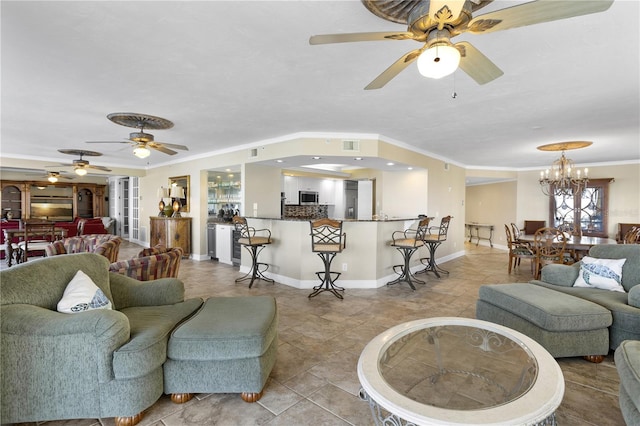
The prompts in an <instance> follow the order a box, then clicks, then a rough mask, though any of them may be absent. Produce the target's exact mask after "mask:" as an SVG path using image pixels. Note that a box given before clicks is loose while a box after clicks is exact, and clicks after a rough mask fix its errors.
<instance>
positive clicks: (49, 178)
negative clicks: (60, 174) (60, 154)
mask: <svg viewBox="0 0 640 426" xmlns="http://www.w3.org/2000/svg"><path fill="white" fill-rule="evenodd" d="M47 180H48V181H49V182H51V183H56V182H57V181H58V178H57V177H56V176H55V175H49V177H48V178H47Z"/></svg>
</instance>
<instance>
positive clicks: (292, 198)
mask: <svg viewBox="0 0 640 426" xmlns="http://www.w3.org/2000/svg"><path fill="white" fill-rule="evenodd" d="M284 196H285V198H286V199H285V200H284V203H285V204H298V178H297V177H295V176H285V177H284Z"/></svg>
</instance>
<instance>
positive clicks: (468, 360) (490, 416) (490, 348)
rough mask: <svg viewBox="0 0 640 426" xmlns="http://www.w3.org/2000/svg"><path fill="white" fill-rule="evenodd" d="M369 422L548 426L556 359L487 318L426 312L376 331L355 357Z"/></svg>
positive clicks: (556, 385)
mask: <svg viewBox="0 0 640 426" xmlns="http://www.w3.org/2000/svg"><path fill="white" fill-rule="evenodd" d="M358 378H359V379H360V383H361V385H362V389H361V392H360V393H361V397H362V398H363V399H365V400H367V401H368V402H369V404H370V405H371V410H372V413H373V416H374V420H375V421H376V424H385V425H386V424H391V425H433V424H441V425H445V424H446V425H470V424H473V425H475V424H477V425H498V424H502V425H555V424H556V421H555V414H554V413H555V411H556V409H557V408H558V406H559V405H560V402H561V401H562V397H563V395H564V377H563V376H562V371H561V370H560V367H559V366H558V363H557V362H556V361H555V359H553V357H552V356H551V355H550V354H549V353H548V352H547V351H546V350H545V349H544V348H543V347H542V346H541V345H540V344H538V343H537V342H535V341H534V340H533V339H531V338H529V337H527V336H525V335H523V334H522V333H519V332H517V331H515V330H511V329H509V328H507V327H503V326H501V325H498V324H493V323H490V322H487V321H481V320H475V319H471V318H428V319H422V320H416V321H411V322H407V323H404V324H400V325H397V326H395V327H392V328H390V329H389V330H387V331H385V332H384V333H382V334H380V335H378V336H377V337H376V338H374V339H373V340H372V341H371V342H369V344H368V345H367V346H366V347H365V348H364V350H363V351H362V354H361V355H360V359H359V361H358Z"/></svg>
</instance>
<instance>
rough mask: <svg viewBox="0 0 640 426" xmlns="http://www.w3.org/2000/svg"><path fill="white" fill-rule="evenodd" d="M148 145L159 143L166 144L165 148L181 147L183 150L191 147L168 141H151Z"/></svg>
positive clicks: (160, 144)
mask: <svg viewBox="0 0 640 426" xmlns="http://www.w3.org/2000/svg"><path fill="white" fill-rule="evenodd" d="M147 145H159V146H164V147H165V148H173V149H181V150H183V151H189V148H188V147H186V146H184V145H178V144H175V143H166V142H149V143H147Z"/></svg>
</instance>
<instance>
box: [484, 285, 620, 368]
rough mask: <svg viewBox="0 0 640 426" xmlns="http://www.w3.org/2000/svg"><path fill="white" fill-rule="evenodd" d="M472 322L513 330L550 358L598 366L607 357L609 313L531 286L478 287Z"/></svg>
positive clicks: (545, 289)
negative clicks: (581, 359)
mask: <svg viewBox="0 0 640 426" xmlns="http://www.w3.org/2000/svg"><path fill="white" fill-rule="evenodd" d="M476 318H478V319H481V320H485V321H491V322H494V323H496V324H500V325H504V326H505V327H509V328H512V329H514V330H517V331H519V332H521V333H523V334H525V335H527V336H529V337H531V338H532V339H533V340H535V341H536V342H538V343H540V344H541V345H542V346H543V347H544V348H545V349H546V350H547V351H549V353H550V354H551V355H552V356H553V357H554V358H562V357H572V356H584V357H585V358H586V359H588V360H589V361H592V362H602V360H603V359H604V356H605V355H606V354H608V353H609V330H608V328H607V327H609V326H610V325H611V323H612V321H613V319H612V317H611V312H610V311H609V310H608V309H606V308H604V307H602V306H600V305H598V304H596V303H592V302H589V301H587V300H584V299H581V298H578V297H574V296H571V295H568V294H564V293H561V292H559V291H553V290H551V289H548V288H545V287H541V286H538V285H534V284H523V283H518V284H497V285H483V286H482V287H480V291H479V298H478V301H477V303H476Z"/></svg>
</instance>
